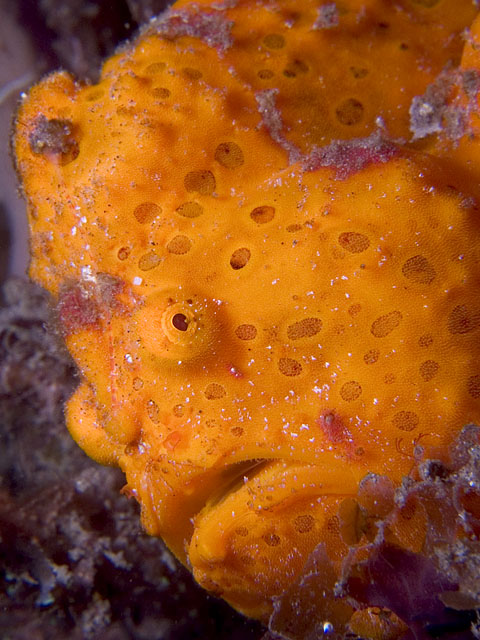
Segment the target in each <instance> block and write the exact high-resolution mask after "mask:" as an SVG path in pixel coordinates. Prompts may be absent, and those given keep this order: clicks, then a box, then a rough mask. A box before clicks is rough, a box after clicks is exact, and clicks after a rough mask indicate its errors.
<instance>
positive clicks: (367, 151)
mask: <svg viewBox="0 0 480 640" xmlns="http://www.w3.org/2000/svg"><path fill="white" fill-rule="evenodd" d="M397 153H398V147H397V146H396V145H395V144H393V143H392V142H390V141H389V140H385V138H383V137H382V135H381V133H380V132H375V133H372V134H371V135H369V136H368V137H367V138H354V139H352V140H333V141H332V142H331V143H330V144H329V145H326V146H325V147H315V148H314V149H313V151H312V152H311V153H310V154H309V156H308V157H307V158H306V159H305V160H304V163H303V167H304V169H305V171H316V170H317V169H320V168H321V167H332V168H333V169H336V174H335V177H336V178H337V179H338V180H344V179H345V178H348V176H350V175H352V174H353V173H356V172H357V171H361V170H362V169H364V168H365V167H367V166H368V165H370V164H379V163H385V162H388V161H389V160H390V159H391V158H393V156H395V155H396V154H397Z"/></svg>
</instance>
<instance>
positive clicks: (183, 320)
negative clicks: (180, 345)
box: [172, 313, 188, 331]
mask: <svg viewBox="0 0 480 640" xmlns="http://www.w3.org/2000/svg"><path fill="white" fill-rule="evenodd" d="M172 325H173V326H174V327H175V329H178V331H186V330H187V329H188V318H187V316H186V315H185V314H184V313H176V314H175V315H174V316H173V318H172Z"/></svg>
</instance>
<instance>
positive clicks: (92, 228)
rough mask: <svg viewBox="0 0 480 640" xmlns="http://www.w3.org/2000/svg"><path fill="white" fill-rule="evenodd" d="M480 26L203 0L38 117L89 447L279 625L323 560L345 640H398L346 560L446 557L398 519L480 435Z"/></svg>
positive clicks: (413, 1) (171, 534)
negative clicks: (349, 583) (404, 498)
mask: <svg viewBox="0 0 480 640" xmlns="http://www.w3.org/2000/svg"><path fill="white" fill-rule="evenodd" d="M477 13H478V10H477V9H476V8H475V4H474V3H472V2H471V0H455V2H453V1H451V0H398V1H397V2H395V3H393V2H389V1H387V0H342V1H341V2H340V1H339V2H324V1H322V0H305V1H304V2H302V3H298V2H296V1H294V0H264V1H263V2H258V1H257V0H223V1H218V0H217V1H213V0H197V2H194V3H192V2H187V1H180V2H178V3H177V4H175V5H174V6H173V7H172V8H170V9H169V10H167V11H166V12H165V13H164V14H162V15H160V16H158V17H157V18H156V19H153V20H152V21H151V22H150V23H149V24H148V25H146V26H145V27H144V28H143V29H142V31H141V32H140V34H139V35H138V36H137V37H136V39H134V40H132V41H131V42H129V43H126V44H124V45H123V46H122V47H120V49H119V50H118V51H117V53H116V54H115V55H114V56H113V57H112V58H110V59H109V60H107V61H106V62H105V64H104V67H103V70H102V73H101V77H100V79H99V81H98V83H97V84H95V85H88V84H81V83H79V82H77V81H76V80H75V79H74V78H73V77H72V76H71V75H70V74H68V73H66V72H57V73H53V74H51V75H49V76H47V77H46V78H44V79H43V80H42V81H41V82H40V83H39V84H38V85H37V86H34V87H33V88H32V89H31V90H30V91H29V92H28V94H27V95H25V96H23V99H22V101H21V104H20V106H19V110H18V114H17V119H16V128H15V133H14V141H13V147H14V152H15V156H16V163H17V169H18V173H19V176H20V180H21V185H22V189H23V192H24V194H25V198H26V200H27V204H28V215H29V221H30V232H31V263H30V275H31V277H32V278H33V279H34V280H35V281H37V282H39V283H41V284H42V285H43V286H44V287H45V288H47V289H48V290H49V291H50V292H51V293H52V295H53V299H54V300H55V304H56V308H57V310H58V318H59V325H60V327H61V331H62V334H63V337H64V340H65V342H66V344H67V346H68V349H69V350H70V352H71V354H72V355H73V357H74V358H75V360H76V362H77V364H78V366H79V369H80V371H81V376H82V379H81V384H80V385H79V387H78V389H77V390H76V392H75V393H74V395H73V396H72V398H71V399H70V401H69V402H68V405H67V410H66V411H67V423H68V428H69V430H70V432H71V434H72V436H73V438H74V439H75V440H76V441H77V442H78V444H79V445H80V446H81V447H82V448H83V449H84V450H85V451H86V452H87V453H88V454H89V455H90V456H91V457H92V458H94V459H96V460H98V461H99V462H100V463H102V464H111V465H118V466H119V467H120V468H121V469H122V470H123V471H124V472H125V474H126V481H127V488H126V491H127V492H128V493H129V494H133V495H134V496H135V497H136V499H137V500H138V501H139V503H140V505H141V509H142V522H143V525H144V527H145V529H146V530H147V531H148V532H149V533H151V534H152V535H156V536H160V537H162V538H163V539H164V540H165V542H166V544H167V545H168V546H169V548H170V549H171V550H172V551H173V553H174V554H175V555H176V556H177V557H178V558H179V559H180V560H181V561H182V562H183V563H184V564H185V565H186V566H187V567H189V568H190V569H191V571H192V572H193V575H194V576H195V578H196V580H197V581H198V582H199V583H200V584H201V585H203V586H204V587H205V588H206V589H208V590H210V591H211V592H213V593H214V594H216V595H219V596H221V597H223V598H224V599H225V600H227V601H228V602H229V603H231V605H232V606H233V607H235V608H236V609H238V610H239V611H241V612H243V613H245V614H246V615H248V616H252V617H255V618H258V619H260V620H262V621H264V622H266V621H268V619H269V617H270V616H271V615H272V612H273V611H274V610H277V609H276V606H277V605H276V603H278V601H279V599H281V598H282V597H285V594H288V593H289V589H290V590H291V589H293V588H294V585H296V584H299V582H298V581H299V579H300V578H301V577H302V576H303V577H304V578H305V576H307V577H309V576H311V575H313V573H308V571H311V570H312V566H313V565H315V566H316V570H317V574H318V575H323V576H324V578H325V580H327V578H326V577H325V576H327V577H328V576H329V577H328V580H329V581H330V582H329V583H328V584H329V585H330V586H329V587H328V589H330V591H329V592H328V594H330V595H328V594H327V590H326V588H325V589H323V591H321V593H322V594H323V595H322V596H321V597H319V599H318V601H317V604H316V605H315V606H316V609H315V611H316V615H317V616H318V619H319V620H324V621H325V622H324V625H323V627H322V629H323V631H322V632H323V633H332V632H333V633H334V632H335V630H336V629H340V628H345V629H347V628H350V629H357V632H358V633H359V635H362V634H363V637H372V638H394V637H397V636H399V635H401V633H403V632H404V631H405V628H406V626H405V620H404V619H402V616H401V614H398V615H397V613H398V612H396V613H393V612H391V611H390V612H387V613H388V615H387V613H385V612H386V611H387V609H386V608H384V609H382V611H383V618H382V617H381V616H380V617H379V616H378V615H377V618H378V620H377V622H375V623H370V622H368V619H367V618H369V616H370V618H371V617H372V615H373V614H372V608H371V607H370V608H368V607H367V608H365V609H364V611H363V614H364V615H363V618H362V611H360V609H359V610H355V607H354V606H353V605H352V602H351V601H350V600H348V598H347V597H343V596H342V593H341V591H342V590H341V588H340V587H341V582H342V579H343V578H344V575H345V566H346V565H345V562H346V559H347V558H351V554H352V552H356V553H357V559H358V562H361V561H367V560H368V558H369V554H370V553H371V549H372V548H373V547H372V545H373V542H374V540H378V537H379V536H382V540H383V541H384V544H386V543H387V542H388V545H389V549H390V550H392V549H393V550H394V551H391V553H400V552H402V553H407V552H408V553H409V554H421V553H422V549H423V548H424V541H425V537H426V536H427V529H428V523H429V520H428V518H429V515H428V513H427V512H428V509H427V508H424V507H423V506H421V505H420V506H419V504H420V503H418V504H417V507H418V508H417V510H416V511H415V504H414V505H413V507H412V506H411V505H410V507H409V508H410V516H409V518H407V519H408V526H407V525H406V524H405V522H407V520H406V519H405V518H406V516H405V517H404V519H403V520H402V521H400V520H399V519H397V520H395V519H394V518H393V519H391V520H390V521H388V522H387V523H385V521H384V518H385V517H386V515H387V514H388V513H389V512H390V511H392V509H393V510H394V509H395V508H397V507H398V499H395V491H396V490H397V491H398V489H399V487H401V485H402V483H403V485H405V478H407V479H409V480H410V481H411V482H414V481H415V477H416V475H415V474H418V469H417V468H418V464H419V461H422V460H435V461H436V464H437V465H440V466H441V465H444V467H445V468H448V465H449V460H450V457H449V456H450V453H449V452H450V450H451V445H452V443H453V442H454V441H455V440H456V438H457V437H458V435H459V434H460V432H461V430H462V428H463V427H464V425H466V424H468V423H479V422H480V298H479V296H478V292H479V290H480V204H479V202H480V188H479V186H478V180H477V181H475V180H474V179H472V175H475V162H474V160H475V154H476V153H477V151H476V145H477V146H478V131H479V124H478V114H479V110H478V95H479V91H480V73H479V70H480V60H479V59H478V55H477V54H476V49H475V48H474V44H475V42H474V38H475V30H472V32H471V33H470V32H469V31H467V28H468V27H469V26H470V25H471V24H472V22H473V21H474V19H475V17H476V15H477ZM479 42H480V38H479ZM465 47H469V48H470V49H469V51H470V53H469V54H468V55H466V54H464V56H463V58H462V53H463V51H464V48H465ZM472 47H473V48H472ZM465 55H466V57H465ZM472 158H473V160H472ZM387 494H388V495H387ZM385 496H387V497H385ZM432 499H433V498H432ZM422 504H423V503H422ZM395 505H396V506H395ZM420 507H421V508H420ZM412 510H413V511H412ZM404 515H405V514H404ZM382 519H383V520H382ZM380 521H382V526H380V524H379V523H380ZM402 522H403V524H402ZM455 535H457V534H455ZM458 535H460V534H458ZM352 550H353V551H352ZM312 554H313V555H312ZM349 554H350V555H349ZM359 566H360V565H359ZM309 568H310V569H309ZM335 585H336V586H335ZM339 585H340V586H339ZM347 595H348V594H347ZM292 598H293V595H292ZM290 604H291V603H290ZM277 613H278V611H277ZM377 613H378V612H377ZM307 617H308V616H307ZM387 623H388V624H387ZM349 624H350V625H351V626H350V627H348V625H349ZM336 625H337V626H336ZM342 625H344V627H342ZM345 625H346V626H345ZM355 625H356V626H355ZM382 625H383V626H382ZM385 625H387V626H388V625H389V627H388V631H386V630H385V628H386V627H385ZM359 629H360V630H363V631H359ZM365 629H367V631H365ZM295 634H296V630H295V625H291V628H290V630H288V629H287V630H284V637H288V638H290V637H300V636H301V633H300V632H298V633H297V635H295ZM368 634H370V635H368ZM312 637H313V636H312ZM316 637H319V636H316Z"/></svg>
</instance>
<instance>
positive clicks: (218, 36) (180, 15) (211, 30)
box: [149, 4, 233, 53]
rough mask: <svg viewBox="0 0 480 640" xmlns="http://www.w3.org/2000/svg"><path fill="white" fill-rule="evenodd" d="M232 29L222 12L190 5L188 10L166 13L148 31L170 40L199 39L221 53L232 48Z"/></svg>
mask: <svg viewBox="0 0 480 640" xmlns="http://www.w3.org/2000/svg"><path fill="white" fill-rule="evenodd" d="M232 27H233V22H232V21H230V20H226V18H225V16H224V15H223V13H222V11H219V10H216V9H213V10H212V9H210V10H205V9H202V8H201V7H199V6H198V5H196V4H192V5H191V6H190V7H189V10H186V9H185V10H180V11H167V12H166V13H165V14H163V15H162V16H161V17H159V18H157V19H154V20H153V21H152V22H151V23H150V26H149V29H152V30H153V31H154V32H155V33H158V34H160V35H162V36H164V37H165V38H168V39H172V40H173V39H175V38H178V37H180V36H191V37H192V38H199V39H200V40H203V42H205V43H206V44H208V46H209V47H215V48H216V49H217V50H218V52H219V53H223V52H224V51H226V50H227V49H229V48H230V47H231V46H232V43H233V40H232V36H231V34H230V32H231V30H232Z"/></svg>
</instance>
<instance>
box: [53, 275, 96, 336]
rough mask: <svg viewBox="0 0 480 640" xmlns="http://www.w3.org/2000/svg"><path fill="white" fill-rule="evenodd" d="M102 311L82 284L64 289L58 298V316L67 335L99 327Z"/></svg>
mask: <svg viewBox="0 0 480 640" xmlns="http://www.w3.org/2000/svg"><path fill="white" fill-rule="evenodd" d="M100 315H101V314H100V309H99V307H98V304H97V301H96V300H95V298H93V297H92V296H90V295H89V292H88V291H86V290H85V288H84V287H83V286H82V285H81V284H80V283H78V282H77V283H75V284H73V285H70V286H68V287H66V288H65V289H63V290H62V291H61V292H60V295H59V298H58V316H59V318H60V322H61V324H62V327H63V329H64V332H65V333H66V334H69V333H75V332H76V331H80V330H81V329H86V328H87V327H90V328H94V327H95V326H98V323H99V320H100Z"/></svg>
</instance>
